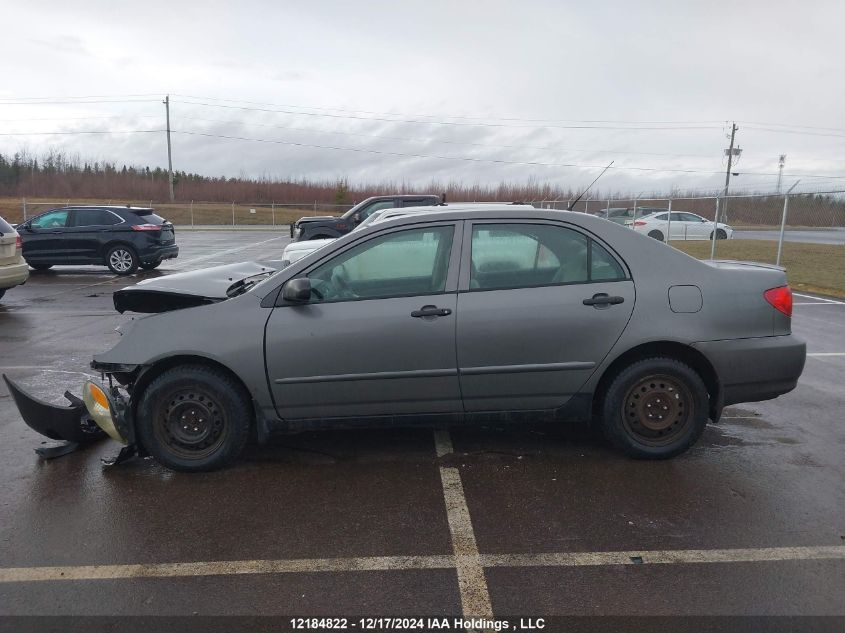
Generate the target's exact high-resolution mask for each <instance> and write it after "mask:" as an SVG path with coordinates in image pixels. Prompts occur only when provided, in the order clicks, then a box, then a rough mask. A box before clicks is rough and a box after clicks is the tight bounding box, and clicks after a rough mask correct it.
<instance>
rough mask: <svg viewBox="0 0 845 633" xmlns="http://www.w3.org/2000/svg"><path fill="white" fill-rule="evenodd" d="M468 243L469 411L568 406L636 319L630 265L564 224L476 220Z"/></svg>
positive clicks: (464, 320)
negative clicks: (626, 264) (629, 321)
mask: <svg viewBox="0 0 845 633" xmlns="http://www.w3.org/2000/svg"><path fill="white" fill-rule="evenodd" d="M464 243H465V246H464V257H465V259H464V263H463V265H462V267H461V271H462V272H461V282H460V289H461V292H460V294H459V295H458V331H457V350H458V368H459V372H460V378H461V390H462V392H463V398H464V406H465V408H466V410H467V411H492V410H513V411H516V410H528V409H553V408H557V407H559V406H561V405H563V404H565V403H566V402H567V401H568V400H569V399H570V398H571V397H572V396H573V395H574V394H576V393H578V392H579V389H580V388H581V387H582V386H583V385H584V383H585V382H586V381H587V379H588V378H589V377H590V375H591V374H592V373H593V372H594V371H595V369H596V367H597V366H598V365H599V364H600V363H601V361H602V360H603V359H604V357H605V356H606V355H607V353H608V352H609V351H610V349H611V347H613V344H614V343H615V342H616V340H617V339H618V338H619V336H620V335H621V334H622V332H623V331H624V329H625V326H626V325H627V323H628V319H629V318H630V316H631V312H632V310H633V307H634V283H633V281H632V280H631V279H630V277H629V275H628V274H627V272H626V270H625V268H624V266H623V265H622V263H621V262H620V261H619V260H618V259H617V258H616V257H615V256H613V255H611V253H610V252H609V250H608V249H607V248H605V247H604V246H602V245H601V244H600V243H599V242H597V241H595V240H592V239H591V238H590V237H588V236H587V235H585V234H583V233H581V232H579V231H577V230H576V229H574V228H570V227H567V226H566V225H564V224H555V223H548V222H525V223H518V224H515V223H508V224H501V223H496V222H474V223H473V226H472V230H471V231H470V230H467V232H466V237H465V240H464ZM585 300H586V302H587V303H586V304H585V303H584V302H585Z"/></svg>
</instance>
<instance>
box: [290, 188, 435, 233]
mask: <svg viewBox="0 0 845 633" xmlns="http://www.w3.org/2000/svg"><path fill="white" fill-rule="evenodd" d="M436 204H440V196H433V195H417V196H374V197H372V198H367V199H366V200H364V201H363V202H359V203H358V204H356V205H355V206H354V207H352V208H351V209H349V211H347V212H346V213H344V214H343V215H342V216H340V217H335V216H333V215H322V216H317V217H306V218H300V219H299V220H297V221H296V222H294V223H293V224H291V225H290V236H291V237H292V238H293V240H294V241H295V242H301V241H302V240H324V239H329V238H336V237H340V236H341V235H346V234H347V233H349V231H351V230H352V229H354V228H355V227H356V226H358V225H359V224H360V223H361V222H363V221H364V220H366V219H367V218H368V217H370V215H371V214H372V213H373V212H375V211H379V210H381V209H394V208H396V209H398V208H402V207H427V206H430V205H436Z"/></svg>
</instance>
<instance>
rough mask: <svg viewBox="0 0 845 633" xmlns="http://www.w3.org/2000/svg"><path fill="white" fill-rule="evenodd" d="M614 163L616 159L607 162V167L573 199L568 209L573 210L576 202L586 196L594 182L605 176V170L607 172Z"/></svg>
mask: <svg viewBox="0 0 845 633" xmlns="http://www.w3.org/2000/svg"><path fill="white" fill-rule="evenodd" d="M613 163H614V161H610V162H609V163H608V164H607V167H605V168H604V169H602V170H601V173H600V174H599V175H598V176H596V179H595V180H593V182H591V183H590V185H589V186H588V187H587V188H586V189H584V191H582V192H581V193H580V194H578V197H577V198H575V200H573V201H572V204H570V205H569V206H568V207H566V210H567V211H572V208H573V207H574V206H575V203H576V202H578V201H579V200H580V199H581V198H583V197H584V194H585V193H587V192H588V191H589V190H590V187H592V186H593V185H594V184H596V180H598V179H599V178H601V177H602V176H604V172H606V171H607V170H608V169H610V166H611V165H612V164H613Z"/></svg>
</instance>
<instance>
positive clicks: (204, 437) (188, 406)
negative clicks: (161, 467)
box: [153, 388, 229, 459]
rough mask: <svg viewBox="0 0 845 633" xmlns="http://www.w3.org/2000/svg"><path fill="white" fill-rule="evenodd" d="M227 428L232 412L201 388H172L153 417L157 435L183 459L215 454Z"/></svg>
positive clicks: (200, 457) (158, 438) (154, 431)
mask: <svg viewBox="0 0 845 633" xmlns="http://www.w3.org/2000/svg"><path fill="white" fill-rule="evenodd" d="M228 429H229V416H228V415H227V414H226V412H225V410H224V409H223V407H222V406H221V405H220V403H219V402H217V400H216V399H215V397H214V396H213V394H211V393H209V392H208V391H206V390H205V389H201V388H188V389H180V390H178V391H175V392H173V393H172V394H171V396H170V398H168V400H167V402H166V403H164V404H163V406H160V407H159V410H158V412H157V415H156V418H155V420H154V421H153V433H154V434H155V436H156V439H157V440H158V441H159V442H161V443H162V444H164V445H165V446H166V447H167V448H168V450H169V451H170V452H172V453H173V454H174V455H176V456H178V457H182V458H184V459H203V458H205V457H208V456H209V455H212V454H214V452H215V451H217V450H218V449H219V448H220V446H221V445H222V444H223V442H224V441H225V439H226V434H227V432H228Z"/></svg>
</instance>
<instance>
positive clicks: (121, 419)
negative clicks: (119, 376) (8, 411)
mask: <svg viewBox="0 0 845 633" xmlns="http://www.w3.org/2000/svg"><path fill="white" fill-rule="evenodd" d="M3 379H4V380H5V381H6V385H7V386H8V388H9V393H11V395H12V399H13V400H14V402H15V405H16V406H17V407H18V411H19V412H20V414H21V417H22V418H23V420H24V422H25V423H26V424H27V426H29V427H30V428H31V429H32V430H34V431H36V432H37V433H40V434H41V435H43V436H45V437H47V438H49V439H51V440H55V441H59V442H63V444H60V445H58V446H51V447H46V448H37V449H35V451H36V453H38V454H39V455H40V456H41V457H43V458H45V459H52V458H54V457H59V456H61V455H66V454H68V453H71V452H73V451H76V450H78V449H79V448H82V447H84V446H87V445H90V444H92V443H93V442H96V441H98V440H101V439H103V438H105V437H106V436H108V437H111V438H112V439H114V440H116V441H118V442H120V443H121V444H123V445H124V448H123V449H122V450H121V451H120V454H119V455H118V456H117V458H116V459H114V460H111V461H109V462H107V464H113V463H118V462H121V461H123V460H125V459H127V458H128V457H131V456H132V455H134V454H135V453H136V452H137V449H136V447H135V431H134V427H133V425H132V420H131V409H130V407H129V401H128V399H127V398H126V397H125V396H123V394H121V393H120V390H119V389H118V387H117V386H115V385H113V384H111V380H110V381H109V383H110V386H109V387H104V386H103V385H101V384H100V383H98V382H96V381H94V380H87V381H86V382H85V384H84V385H83V387H82V398H81V399H80V398H77V397H76V396H74V395H73V394H72V393H70V392H67V391H66V392H65V398H67V400H68V401H69V402H70V406H61V405H55V404H51V403H49V402H46V401H44V400H41V399H39V398H36V397H35V396H33V395H31V394H29V393H27V392H26V391H25V390H24V389H23V388H22V387H21V386H20V385H18V384H17V383H16V382H15V381H14V380H12V379H11V378H9V377H8V376H6V375H5V374H4V375H3Z"/></svg>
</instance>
